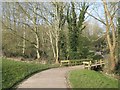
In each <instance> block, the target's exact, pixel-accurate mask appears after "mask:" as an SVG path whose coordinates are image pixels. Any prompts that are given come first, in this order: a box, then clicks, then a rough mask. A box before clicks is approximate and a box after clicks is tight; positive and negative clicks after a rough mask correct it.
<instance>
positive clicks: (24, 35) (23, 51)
mask: <svg viewBox="0 0 120 90" xmlns="http://www.w3.org/2000/svg"><path fill="white" fill-rule="evenodd" d="M25 37H26V33H25V30H24V31H23V38H25ZM25 46H26V45H25V39H23V47H22V48H23V49H22V54H23V55H25Z"/></svg>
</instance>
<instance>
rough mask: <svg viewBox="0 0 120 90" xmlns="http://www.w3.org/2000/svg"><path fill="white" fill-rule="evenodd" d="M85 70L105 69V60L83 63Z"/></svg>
mask: <svg viewBox="0 0 120 90" xmlns="http://www.w3.org/2000/svg"><path fill="white" fill-rule="evenodd" d="M83 65H84V68H85V69H86V68H87V69H92V68H97V67H101V68H102V67H103V66H104V65H105V63H104V61H103V60H95V62H92V61H83Z"/></svg>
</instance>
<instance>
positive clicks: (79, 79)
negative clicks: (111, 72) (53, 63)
mask: <svg viewBox="0 0 120 90" xmlns="http://www.w3.org/2000/svg"><path fill="white" fill-rule="evenodd" d="M68 80H69V82H70V86H71V87H72V88H74V90H75V89H77V88H118V80H116V79H114V78H112V77H108V76H105V75H103V74H102V73H100V72H96V71H91V70H73V71H70V72H69V74H68ZM77 90H78V89H77Z"/></svg>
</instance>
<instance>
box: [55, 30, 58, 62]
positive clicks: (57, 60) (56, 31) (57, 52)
mask: <svg viewBox="0 0 120 90" xmlns="http://www.w3.org/2000/svg"><path fill="white" fill-rule="evenodd" d="M56 32H57V34H56V61H55V63H56V64H58V63H59V47H58V39H59V37H58V31H56Z"/></svg>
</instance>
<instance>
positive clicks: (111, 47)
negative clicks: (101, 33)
mask: <svg viewBox="0 0 120 90" xmlns="http://www.w3.org/2000/svg"><path fill="white" fill-rule="evenodd" d="M103 6H104V12H105V19H106V35H107V42H108V46H109V50H110V61H109V63H110V65H111V68H110V70H111V72H113V71H114V70H115V66H116V60H115V48H116V36H115V31H116V30H115V25H114V23H113V16H112V15H111V14H110V11H109V10H108V7H107V3H106V1H105V0H103ZM110 29H111V30H112V37H111V38H110Z"/></svg>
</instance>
